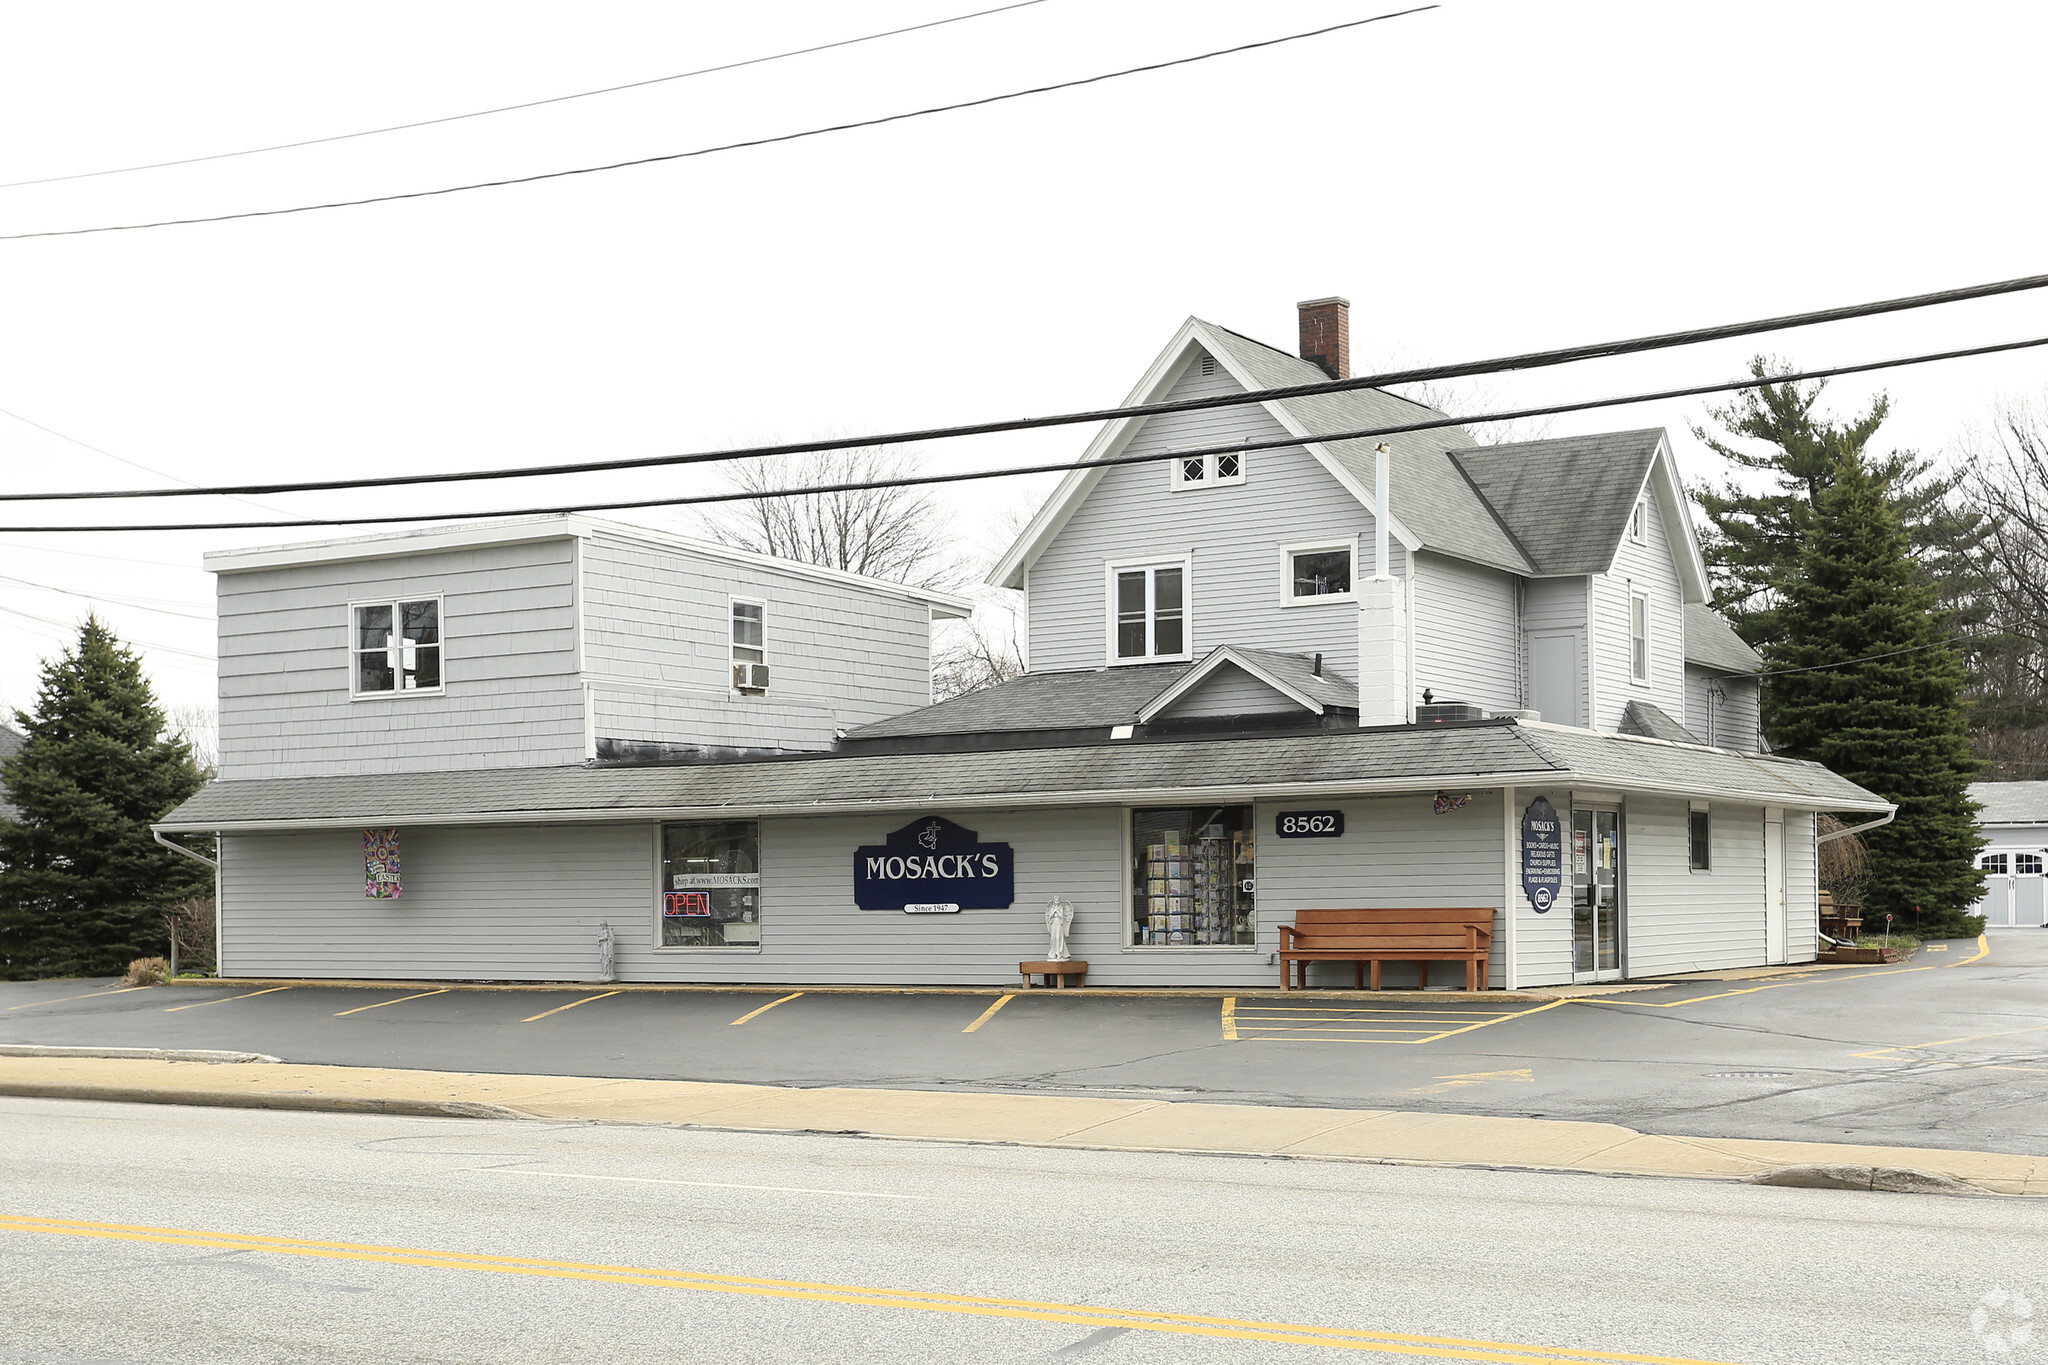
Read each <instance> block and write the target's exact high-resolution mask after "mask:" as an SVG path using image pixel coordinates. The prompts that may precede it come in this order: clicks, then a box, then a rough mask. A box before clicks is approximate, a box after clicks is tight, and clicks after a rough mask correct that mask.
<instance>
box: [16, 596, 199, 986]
mask: <svg viewBox="0 0 2048 1365" xmlns="http://www.w3.org/2000/svg"><path fill="white" fill-rule="evenodd" d="M15 723H16V725H17V726H18V727H19V728H20V729H21V730H22V731H23V732H24V733H25V734H26V735H27V737H28V738H27V742H26V743H24V744H23V745H22V746H21V748H20V750H19V751H18V752H16V753H15V755H14V756H13V757H12V758H11V759H9V760H8V761H7V763H6V767H5V771H4V773H0V781H4V782H5V784H6V787H7V791H8V799H9V800H10V801H11V802H12V803H13V804H14V806H15V807H16V808H17V809H18V810H19V811H20V816H19V818H18V819H16V820H11V821H7V820H0V977H6V978H10V979H21V978H26V977H47V976H99V975H106V974H110V973H114V972H118V971H121V970H122V969H124V968H125V967H126V966H127V965H128V963H129V962H130V961H132V960H133V959H135V958H137V957H143V956H154V955H157V954H160V953H161V952H162V951H163V939H164V935H163V919H162V914H161V907H163V906H164V905H166V904H169V903H172V902H175V901H179V900H183V899H185V898H187V897H190V896H196V895H210V894H211V893H212V886H211V878H210V877H209V876H208V874H207V872H206V869H205V868H204V867H202V866H200V865H199V864H197V863H194V862H193V861H191V860H190V859H188V858H182V857H180V856H178V855H177V854H175V853H172V852H171V851H170V850H169V849H166V848H163V847H161V846H160V845H158V844H157V843H156V842H155V841H154V840H152V839H151V837H150V833H149V826H150V824H151V822H152V821H155V820H159V819H161V818H162V817H163V816H164V815H165V814H167V813H168V812H169V811H170V810H171V808H172V807H174V806H176V805H177V804H178V803H179V802H181V801H183V800H184V799H185V798H186V797H188V796H190V795H192V793H193V792H195V791H197V790H199V787H200V785H201V783H202V781H203V780H204V779H203V778H202V776H201V774H200V772H199V769H198V768H197V766H196V765H195V764H194V763H193V761H192V752H191V749H190V748H189V747H188V746H187V745H185V744H183V743H182V742H179V741H176V740H172V739H168V738H166V737H165V735H164V715H163V712H162V710H160V709H159V708H158V706H157V703H156V698H155V695H154V694H153V693H152V692H151V690H150V686H149V681H148V679H146V678H145V677H144V676H143V673H142V663H141V660H139V659H138V658H137V657H136V656H135V654H134V652H133V651H131V650H129V649H127V648H125V647H123V646H122V644H121V642H120V641H119V640H118V639H116V638H115V636H114V633H113V632H112V631H111V630H109V629H107V627H106V626H105V625H103V624H101V622H100V621H99V620H98V618H96V617H95V618H91V619H88V620H87V621H86V623H85V624H84V625H83V626H82V627H80V629H79V632H78V644H77V647H76V648H74V649H66V650H65V651H64V653H63V655H62V657H60V658H57V659H54V660H48V661H45V663H44V665H43V676H42V682H41V685H40V687H39V688H38V690H37V693H36V702H35V711H34V714H33V715H31V714H29V713H28V712H23V711H17V712H15Z"/></svg>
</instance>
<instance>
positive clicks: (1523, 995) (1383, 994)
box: [163, 976, 1670, 1004]
mask: <svg viewBox="0 0 2048 1365" xmlns="http://www.w3.org/2000/svg"><path fill="white" fill-rule="evenodd" d="M163 984H164V985H166V986H218V987H223V988H231V989H235V990H240V989H243V988H245V987H246V988H257V989H261V988H266V987H272V986H297V987H300V988H303V989H306V990H374V991H435V990H440V991H552V992H556V993H560V992H564V991H595V990H602V991H616V992H618V993H619V994H622V995H634V994H642V993H646V994H661V993H673V994H678V995H693V994H694V995H787V994H788V993H789V992H791V991H802V992H803V993H804V994H805V995H959V996H987V997H993V996H998V995H1029V996H1030V997H1032V998H1033V999H1034V1000H1035V999H1038V998H1040V997H1043V998H1045V999H1048V1000H1051V999H1062V1000H1110V999H1136V1000H1221V999H1223V998H1225V997H1226V996H1236V997H1237V998H1239V999H1241V1000H1242V999H1246V998H1250V999H1254V1000H1266V999H1272V1000H1354V1001H1356V1000H1380V1001H1391V1002H1413V1001H1423V1000H1427V1001H1429V1002H1431V1003H1443V1002H1447V1001H1448V1002H1453V1003H1457V1004H1473V1003H1490V1002H1493V1001H1500V1002H1503V1003H1507V1004H1547V1003H1549V1002H1550V1001H1552V1000H1557V999H1564V998H1570V994H1571V992H1572V991H1573V990H1574V988H1573V987H1569V986H1560V987H1556V988H1554V989H1552V988H1544V989H1537V990H1522V991H1421V990H1406V989H1403V990H1383V991H1377V992H1374V991H1360V990H1337V989H1325V988H1320V987H1318V988H1315V989H1310V990H1288V991H1282V990H1280V989H1279V988H1278V987H1276V986H1166V987H1157V986H1071V987H1068V988H1067V989H1065V990H1053V989H1051V988H1049V987H1044V986H1034V987H1033V988H1031V989H1030V990H1028V991H1027V990H1025V989H1024V988H1023V987H1021V986H807V985H804V984H803V983H802V982H790V983H786V984H784V985H780V986H764V985H760V984H758V983H743V984H742V983H736V984H731V985H723V984H709V985H706V984H696V983H692V984H683V983H673V982H666V981H633V982H625V981H400V980H392V981H364V980H360V979H356V978H337V979H333V980H328V979H324V978H319V977H292V976H221V977H190V976H186V977H179V978H177V979H176V980H173V981H166V982H164V983H163ZM1668 984H1670V983H1668V982H1656V983H1636V982H1620V983H1615V986H1614V987H1613V988H1610V989H1607V990H1603V991H1602V992H1601V993H1602V994H1610V993H1621V992H1623V991H1640V990H1657V989H1660V988H1661V987H1663V986H1665V985H1668Z"/></svg>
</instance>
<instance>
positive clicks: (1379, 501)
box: [1372, 441, 1394, 578]
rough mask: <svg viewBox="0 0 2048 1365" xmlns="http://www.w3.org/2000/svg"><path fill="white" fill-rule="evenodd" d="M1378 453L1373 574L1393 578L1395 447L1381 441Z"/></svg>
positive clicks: (1374, 482)
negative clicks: (1390, 538)
mask: <svg viewBox="0 0 2048 1365" xmlns="http://www.w3.org/2000/svg"><path fill="white" fill-rule="evenodd" d="M1377 453H1378V455H1379V460H1378V462H1377V464H1375V466H1374V468H1373V484H1372V576H1373V577H1374V578H1392V577H1393V575H1392V574H1391V573H1388V572H1387V485H1388V484H1390V483H1391V482H1393V457H1394V448H1393V447H1392V446H1390V445H1388V444H1387V443H1386V442H1385V441H1381V442H1380V443H1379V447H1378V451H1377Z"/></svg>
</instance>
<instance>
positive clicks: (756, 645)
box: [732, 600, 768, 692]
mask: <svg viewBox="0 0 2048 1365" xmlns="http://www.w3.org/2000/svg"><path fill="white" fill-rule="evenodd" d="M765 616H766V608H764V607H763V606H762V604H761V603H759V602H741V601H737V600H735V601H734V602H733V604H732V685H733V686H734V687H737V688H739V689H740V690H741V691H743V692H764V691H766V690H767V688H768V664H767V661H766V660H767V656H766V655H765V654H764V653H763V643H764V640H765V638H766V637H765V636H764V634H763V627H764V626H765V625H766V621H765V619H764V618H765Z"/></svg>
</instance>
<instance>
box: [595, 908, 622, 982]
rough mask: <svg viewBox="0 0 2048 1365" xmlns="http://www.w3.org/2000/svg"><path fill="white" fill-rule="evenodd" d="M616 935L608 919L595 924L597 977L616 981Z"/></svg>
mask: <svg viewBox="0 0 2048 1365" xmlns="http://www.w3.org/2000/svg"><path fill="white" fill-rule="evenodd" d="M616 937H617V936H616V935H614V934H613V933H612V924H611V921H610V920H605V921H604V922H603V923H601V924H599V925H598V926H597V979H598V980H599V981H617V980H618V979H619V962H618V953H617V951H616V948H615V946H614V944H615V939H616Z"/></svg>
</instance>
